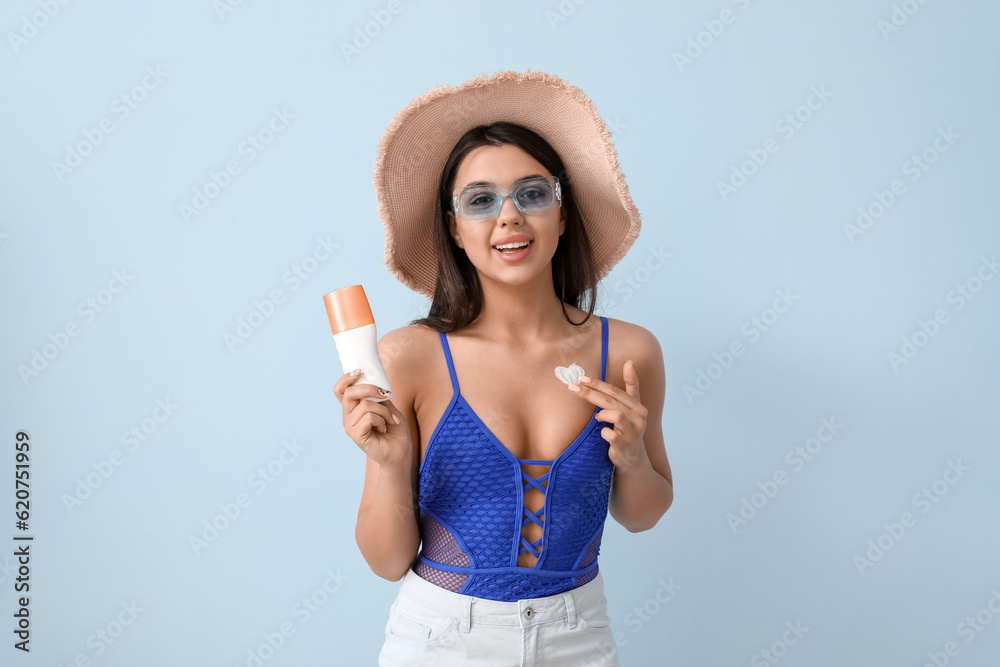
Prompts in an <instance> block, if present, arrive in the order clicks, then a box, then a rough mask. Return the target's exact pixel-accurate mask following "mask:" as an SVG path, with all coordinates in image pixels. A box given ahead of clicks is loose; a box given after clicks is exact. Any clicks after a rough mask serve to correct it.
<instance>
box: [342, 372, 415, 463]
mask: <svg viewBox="0 0 1000 667" xmlns="http://www.w3.org/2000/svg"><path fill="white" fill-rule="evenodd" d="M358 377H360V375H351V374H350V373H344V374H343V375H342V376H341V377H340V379H339V380H337V384H335V385H334V386H333V393H334V395H335V396H336V397H337V400H338V401H340V404H341V406H342V407H343V409H344V431H345V432H346V433H347V435H348V436H350V438H351V440H353V441H354V442H355V443H356V444H357V445H358V447H360V448H361V449H362V451H364V453H365V454H367V455H368V457H369V458H371V459H372V460H373V461H374V462H375V463H377V464H379V466H381V467H383V468H384V467H390V468H395V467H398V466H402V465H404V464H406V465H409V463H410V462H411V460H412V458H413V441H412V440H413V439H412V437H411V436H410V427H409V425H408V424H407V423H406V419H405V418H404V417H403V415H402V413H401V412H400V411H399V410H397V409H396V406H394V405H393V404H392V401H390V400H384V401H369V400H367V399H366V398H365V397H366V396H371V397H373V398H382V394H380V393H379V388H378V387H376V386H375V385H373V384H357V385H356V384H354V383H355V382H356V381H357V379H358Z"/></svg>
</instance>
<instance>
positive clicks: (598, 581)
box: [399, 568, 605, 632]
mask: <svg viewBox="0 0 1000 667" xmlns="http://www.w3.org/2000/svg"><path fill="white" fill-rule="evenodd" d="M399 597H400V598H411V599H414V600H416V601H418V602H419V603H421V604H423V605H424V606H425V607H428V608H430V609H433V610H434V611H436V612H437V613H439V614H444V615H448V616H453V617H455V618H458V619H460V625H459V627H460V628H461V630H462V631H463V632H469V630H470V627H471V624H472V623H477V624H484V625H520V626H522V627H527V626H530V625H538V624H542V623H548V622H551V621H555V620H561V619H566V620H567V622H568V624H569V626H570V627H573V626H575V625H576V615H577V611H578V610H580V609H586V608H588V607H590V606H592V605H595V604H600V603H605V597H604V578H603V577H602V576H601V573H600V570H598V572H597V575H596V576H595V577H594V578H593V579H591V580H590V581H589V582H587V583H586V584H584V585H583V586H580V587H579V588H574V589H572V590H569V591H566V592H565V593H558V594H556V595H549V596H546V597H540V598H530V599H526V600H518V601H517V602H504V601H501V600H488V599H485V598H477V597H473V596H471V595H463V594H461V593H455V592H454V591H449V590H448V589H446V588H441V587H440V586H438V585H437V584H433V583H431V582H429V581H427V580H426V579H424V578H422V577H421V576H420V575H418V574H417V573H416V572H414V571H413V569H412V568H411V569H409V570H407V572H406V574H405V575H404V576H403V579H402V582H401V584H400V587H399Z"/></svg>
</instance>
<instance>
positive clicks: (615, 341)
mask: <svg viewBox="0 0 1000 667" xmlns="http://www.w3.org/2000/svg"><path fill="white" fill-rule="evenodd" d="M607 320H608V348H609V354H610V351H611V350H612V349H614V350H620V351H621V352H622V353H623V354H625V353H627V354H629V355H630V358H632V360H633V361H634V362H635V363H636V364H641V363H644V362H647V363H648V362H649V361H650V360H655V359H657V358H660V359H662V354H663V351H662V349H661V348H660V341H659V340H657V338H656V335H655V334H654V333H653V332H652V331H650V330H649V329H647V328H646V327H644V326H642V325H639V324H634V323H632V322H626V321H625V320H619V319H615V318H613V317H608V318H607Z"/></svg>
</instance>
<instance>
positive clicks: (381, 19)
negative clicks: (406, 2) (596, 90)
mask: <svg viewBox="0 0 1000 667" xmlns="http://www.w3.org/2000/svg"><path fill="white" fill-rule="evenodd" d="M402 11H403V5H402V2H400V0H389V2H388V3H387V4H386V6H385V8H384V9H373V10H371V12H370V13H371V17H372V18H371V20H370V21H366V22H365V24H364V26H360V25H357V26H354V38H353V39H352V40H351V43H347V42H341V43H340V52H341V53H342V54H343V55H344V60H346V61H347V62H348V63H350V62H351V59H352V58H356V57H357V56H360V55H361V52H362V51H364V50H365V49H367V48H368V46H369V45H370V44H371V43H372V40H373V39H375V38H376V37H378V36H379V35H381V34H382V31H383V30H385V29H386V28H388V27H389V24H390V23H392V19H393V17H394V16H398V15H399V14H400V12H402Z"/></svg>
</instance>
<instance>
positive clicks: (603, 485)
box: [414, 317, 614, 601]
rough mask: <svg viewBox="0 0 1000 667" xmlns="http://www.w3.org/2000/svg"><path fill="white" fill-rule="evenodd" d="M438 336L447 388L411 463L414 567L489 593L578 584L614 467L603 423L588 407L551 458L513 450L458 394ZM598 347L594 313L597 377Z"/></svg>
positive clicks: (507, 594) (508, 594) (541, 592)
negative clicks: (416, 499) (416, 488)
mask: <svg viewBox="0 0 1000 667" xmlns="http://www.w3.org/2000/svg"><path fill="white" fill-rule="evenodd" d="M439 335H440V338H441V345H442V348H443V349H444V353H445V359H446V361H447V363H448V372H449V374H450V376H451V383H452V388H453V390H454V392H453V396H452V400H451V402H450V403H449V404H448V407H447V408H446V409H445V412H444V415H442V417H441V420H440V421H439V422H438V424H437V427H436V428H435V429H434V433H433V434H432V435H431V439H430V442H429V443H428V446H427V452H426V454H425V456H424V460H423V462H422V463H421V465H420V523H421V535H422V537H423V545H422V548H421V551H420V554H419V556H418V559H417V563H416V564H415V568H414V569H415V570H416V572H417V574H418V575H420V576H421V577H423V578H424V579H427V580H428V581H431V582H433V583H435V584H437V585H438V586H441V587H443V588H447V589H448V590H452V591H455V592H459V593H463V594H466V595H472V596H476V597H482V598H488V599H492V600H504V601H514V600H520V599H525V598H530V597H543V596H547V595H555V594H557V593H562V592H565V591H567V590H570V589H572V588H575V587H577V586H582V585H583V584H585V583H587V582H588V581H590V580H591V579H593V578H594V577H595V576H596V575H597V567H598V564H597V557H598V554H599V552H600V544H601V535H602V533H603V528H604V522H605V519H606V517H607V512H608V493H609V492H610V488H611V476H612V473H613V472H614V466H613V465H612V464H611V460H610V459H609V458H608V443H607V441H606V440H605V439H604V438H603V437H601V429H602V428H605V427H611V425H610V424H608V423H606V422H598V421H597V419H596V418H595V416H596V414H597V412H598V410H600V408H595V409H594V412H593V414H592V415H591V418H590V421H589V422H588V423H587V425H586V426H585V427H584V429H583V431H581V432H580V434H579V435H578V436H577V437H576V438H575V439H574V440H573V442H572V443H570V444H569V446H568V447H567V448H566V450H565V451H563V453H562V454H560V455H559V456H558V457H557V458H556V459H555V460H553V461H541V460H529V459H517V458H516V457H514V455H513V454H511V452H510V450H509V449H507V447H506V446H504V444H503V443H502V442H500V440H499V439H498V438H497V437H496V436H495V435H494V434H493V432H492V431H491V430H490V429H489V428H488V427H487V426H486V424H485V423H484V422H483V421H482V420H481V419H480V418H479V416H478V415H477V414H476V413H475V411H474V410H473V409H472V408H471V407H470V406H469V404H468V403H467V402H466V401H465V399H464V397H463V396H462V394H461V392H460V391H459V386H458V377H457V375H456V373H455V365H454V362H453V360H452V358H451V350H450V348H449V346H448V339H447V336H446V335H445V334H439ZM607 347H608V323H607V319H606V318H604V317H602V318H601V380H604V379H605V370H606V366H607ZM529 467H530V468H531V469H530V470H529V469H525V468H529ZM545 468H548V471H547V472H545ZM528 499H532V502H530V503H529V502H527V501H528ZM529 505H530V506H531V507H534V508H537V509H531V508H530V507H529ZM539 535H540V536H539ZM535 537H537V539H533V538H535ZM526 554H530V555H526ZM522 557H523V558H522ZM519 559H520V560H522V562H523V561H530V560H532V559H534V565H533V566H532V567H525V566H519V565H518V561H519Z"/></svg>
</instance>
